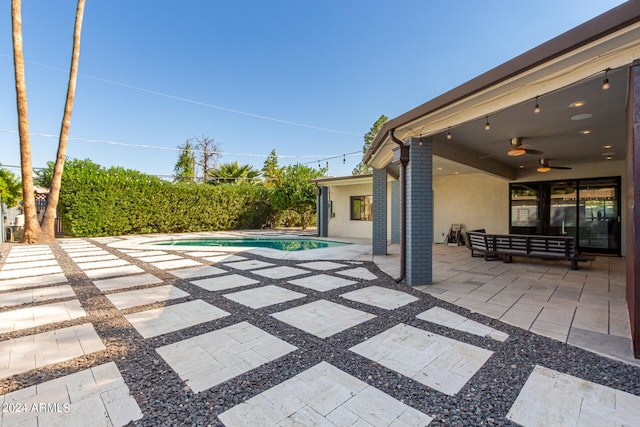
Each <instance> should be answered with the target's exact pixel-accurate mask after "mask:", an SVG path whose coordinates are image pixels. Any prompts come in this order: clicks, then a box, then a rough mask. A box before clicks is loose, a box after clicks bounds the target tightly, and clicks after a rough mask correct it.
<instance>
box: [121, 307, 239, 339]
mask: <svg viewBox="0 0 640 427" xmlns="http://www.w3.org/2000/svg"><path fill="white" fill-rule="evenodd" d="M228 315H229V313H228V312H226V311H224V310H221V309H219V308H217V307H214V306H213V305H211V304H207V303H206V302H204V301H202V300H194V301H187V302H184V303H180V304H174V305H169V306H166V307H161V308H156V309H153V310H147V311H141V312H138V313H132V314H127V315H126V316H124V317H125V318H126V319H127V320H128V321H129V322H130V323H131V324H132V325H133V327H134V328H136V330H137V331H138V332H139V333H140V335H142V337H143V338H151V337H155V336H158V335H162V334H166V333H169V332H174V331H177V330H180V329H184V328H188V327H190V326H193V325H197V324H199V323H204V322H208V321H211V320H215V319H219V318H221V317H225V316H228Z"/></svg>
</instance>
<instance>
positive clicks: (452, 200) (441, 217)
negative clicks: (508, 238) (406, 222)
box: [433, 173, 509, 242]
mask: <svg viewBox="0 0 640 427" xmlns="http://www.w3.org/2000/svg"><path fill="white" fill-rule="evenodd" d="M433 206H434V213H433V241H434V242H442V241H443V240H444V239H445V237H446V235H447V233H448V232H449V228H450V227H451V224H462V225H463V226H464V228H463V230H465V231H467V230H474V229H477V228H484V229H485V230H487V232H488V233H508V232H509V182H508V181H506V180H502V179H498V178H494V177H492V176H489V175H485V174H481V173H477V174H464V175H449V176H435V177H434V178H433Z"/></svg>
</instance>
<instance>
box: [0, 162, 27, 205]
mask: <svg viewBox="0 0 640 427" xmlns="http://www.w3.org/2000/svg"><path fill="white" fill-rule="evenodd" d="M0 196H2V203H6V205H7V206H9V207H12V206H16V205H17V204H18V202H19V201H20V200H22V183H21V182H20V180H19V179H18V177H17V176H16V174H14V173H13V172H11V171H10V170H8V169H5V168H3V167H0Z"/></svg>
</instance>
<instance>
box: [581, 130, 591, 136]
mask: <svg viewBox="0 0 640 427" xmlns="http://www.w3.org/2000/svg"><path fill="white" fill-rule="evenodd" d="M590 133H591V129H585V130H581V131H580V134H581V135H589V134H590Z"/></svg>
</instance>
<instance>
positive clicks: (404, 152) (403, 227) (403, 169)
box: [389, 129, 409, 283]
mask: <svg viewBox="0 0 640 427" xmlns="http://www.w3.org/2000/svg"><path fill="white" fill-rule="evenodd" d="M389 138H390V139H391V140H392V141H393V142H395V143H396V144H398V148H397V150H399V151H400V276H399V277H397V278H394V279H393V280H395V282H396V283H400V282H402V281H403V280H404V277H405V275H406V272H407V268H406V255H405V254H406V251H407V164H408V163H409V147H408V146H407V145H404V143H403V142H402V141H400V140H399V139H398V138H396V136H395V135H394V134H393V129H391V130H389Z"/></svg>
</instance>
